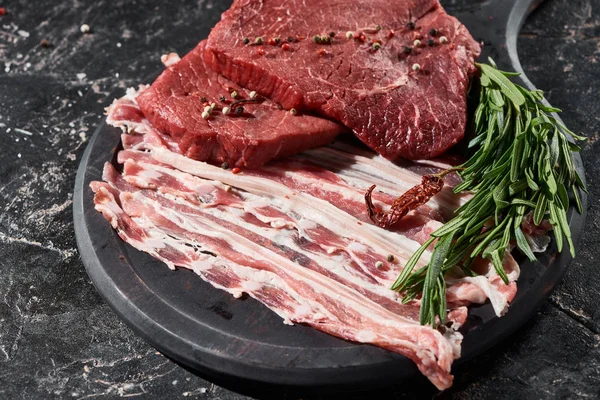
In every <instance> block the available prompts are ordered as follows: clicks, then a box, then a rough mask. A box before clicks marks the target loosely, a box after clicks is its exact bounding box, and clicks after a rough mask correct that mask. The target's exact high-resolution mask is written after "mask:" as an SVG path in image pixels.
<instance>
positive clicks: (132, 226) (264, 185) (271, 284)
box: [91, 90, 519, 389]
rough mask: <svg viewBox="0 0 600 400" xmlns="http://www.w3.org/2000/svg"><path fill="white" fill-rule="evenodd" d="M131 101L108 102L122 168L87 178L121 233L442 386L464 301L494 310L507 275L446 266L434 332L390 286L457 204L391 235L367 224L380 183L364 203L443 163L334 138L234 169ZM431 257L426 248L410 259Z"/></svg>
mask: <svg viewBox="0 0 600 400" xmlns="http://www.w3.org/2000/svg"><path fill="white" fill-rule="evenodd" d="M136 96H137V92H136V91H134V90H129V91H128V93H127V95H126V96H125V97H123V98H121V99H118V100H116V101H115V102H114V103H113V104H112V105H111V106H110V107H109V108H108V110H107V111H108V114H109V115H108V118H107V119H108V121H109V122H110V123H111V124H112V125H114V126H119V127H121V128H123V129H124V130H125V131H126V132H129V133H128V134H123V135H122V143H123V147H124V150H122V151H121V152H119V154H118V157H117V161H118V162H119V163H120V164H123V172H122V174H119V173H118V172H117V171H116V169H115V168H114V167H113V166H112V165H111V164H106V166H105V169H104V174H103V179H104V182H93V183H92V185H91V186H92V189H93V190H94V192H95V193H96V197H95V204H96V209H97V210H98V211H100V212H102V213H103V215H104V216H105V217H106V219H107V220H109V221H110V223H111V224H112V226H113V227H114V228H115V229H116V230H117V231H118V233H119V235H120V236H121V238H122V239H123V240H125V241H126V242H127V243H129V244H131V245H132V246H134V247H135V248H137V249H139V250H141V251H145V252H147V253H149V254H151V255H152V256H154V257H156V258H157V259H159V260H162V261H164V262H165V263H166V264H167V265H168V266H169V267H171V268H173V269H174V268H175V267H184V268H189V269H192V270H194V271H195V272H196V273H198V274H199V276H200V277H202V279H204V280H206V281H207V282H209V283H211V284H212V285H213V286H215V287H217V288H219V289H223V290H226V291H228V292H229V293H232V294H233V295H234V296H236V297H239V296H241V294H242V293H248V294H249V295H250V296H252V297H254V298H255V299H257V300H258V301H260V302H262V303H263V304H265V305H266V306H267V307H269V308H270V309H271V310H273V311H274V312H276V313H277V314H279V315H280V316H281V317H283V318H284V321H285V322H286V323H305V324H308V325H311V326H313V327H315V328H316V329H319V330H322V331H324V332H327V333H329V334H332V335H335V336H339V337H342V338H344V339H348V340H353V341H357V342H362V343H371V344H374V345H377V346H380V347H383V348H386V349H388V350H390V351H394V352H397V353H400V354H403V355H405V356H407V357H409V358H410V359H412V360H413V361H414V362H415V363H416V364H417V366H418V367H419V369H420V370H421V371H422V372H423V373H424V374H425V375H426V376H427V377H428V378H429V379H430V380H431V381H432V382H433V383H434V384H435V385H436V386H437V387H439V388H440V389H443V388H447V387H449V386H450V385H451V382H452V376H451V375H450V367H451V364H452V362H453V360H454V359H456V358H458V357H459V356H460V342H461V338H462V337H461V335H460V333H458V332H457V331H456V330H457V329H458V328H459V327H460V326H461V325H462V324H463V323H464V322H465V319H466V317H467V309H466V308H465V306H467V305H469V304H470V303H472V302H477V303H483V302H484V301H486V300H487V299H488V298H490V299H491V300H492V304H493V305H494V308H495V309H496V310H497V312H498V313H499V314H500V313H502V312H503V311H504V310H505V309H506V306H507V305H508V303H509V302H510V300H511V299H512V297H513V296H514V289H515V288H516V287H515V285H514V282H512V283H511V285H508V286H507V285H505V284H504V283H502V282H501V281H500V279H499V277H498V276H497V275H496V274H495V270H494V269H493V268H489V265H488V264H485V263H482V265H481V271H480V272H481V273H482V274H485V276H480V277H477V278H471V277H465V276H461V275H460V273H459V271H456V273H455V274H453V275H452V276H451V277H449V279H448V280H447V282H448V306H449V309H450V312H449V316H448V319H449V321H450V323H451V326H450V327H449V328H448V329H447V331H446V332H444V333H443V334H442V333H440V332H439V331H437V330H434V329H432V328H430V327H426V326H421V325H420V324H419V300H418V299H417V300H415V301H413V302H412V303H409V304H402V303H401V302H400V301H399V300H400V295H399V294H398V293H396V292H394V291H391V290H390V289H389V287H390V286H391V284H392V282H393V281H394V280H395V278H396V277H397V275H398V274H399V272H400V271H401V269H402V266H403V265H405V263H406V261H407V260H408V258H409V257H410V256H411V255H412V253H413V252H414V251H415V250H416V249H417V247H418V246H419V244H421V243H423V242H424V241H425V240H426V239H427V238H428V236H429V233H431V231H432V230H434V229H436V228H437V227H439V226H440V224H441V223H442V221H443V218H444V214H447V213H451V212H452V210H453V208H455V207H457V206H458V204H457V203H452V202H450V201H449V199H444V198H441V197H440V198H438V196H436V197H435V198H433V199H432V200H431V201H430V202H428V203H427V204H426V205H425V206H422V207H420V208H419V209H417V210H414V211H412V212H411V213H410V214H409V215H408V218H405V219H403V220H402V221H400V223H399V224H398V225H397V226H395V227H394V228H395V230H394V231H389V230H385V229H382V228H379V227H377V226H375V225H372V224H371V223H370V221H369V220H368V218H367V216H366V213H365V212H364V203H363V202H362V199H363V193H364V190H363V189H364V187H368V185H369V182H372V181H373V180H376V181H377V182H381V184H382V186H385V188H386V192H388V193H387V194H386V193H379V192H376V193H375V195H374V198H375V200H376V201H377V202H379V203H380V204H390V203H391V202H392V201H393V198H394V196H396V195H397V192H399V191H403V190H404V189H403V187H405V186H410V185H412V184H413V182H419V180H420V176H421V174H422V173H424V172H426V173H430V172H433V171H434V169H433V168H436V167H441V168H446V167H447V166H446V165H444V164H439V163H438V162H437V161H431V162H419V163H411V164H410V165H408V163H407V164H406V166H404V167H401V166H399V165H396V164H395V163H393V162H391V161H389V160H386V159H384V158H382V157H380V156H377V155H374V154H373V153H369V152H367V151H363V150H360V149H359V148H357V147H354V146H350V145H348V144H345V143H337V144H334V145H331V146H328V147H325V148H322V149H314V150H311V151H310V152H309V153H308V154H300V155H297V156H295V157H293V158H291V159H286V160H279V161H273V162H272V163H270V164H269V165H267V166H265V167H263V168H261V169H256V170H246V171H244V172H243V173H242V174H233V173H232V172H231V171H226V170H223V169H222V168H219V167H216V166H212V165H210V164H208V163H204V162H199V161H195V160H192V159H190V158H188V157H185V156H184V155H182V154H181V152H180V151H179V148H178V146H177V144H176V143H175V142H174V141H173V139H172V138H171V137H170V136H168V135H164V134H162V133H160V132H159V131H157V130H156V129H155V128H154V127H153V126H152V125H151V124H150V123H149V121H147V120H146V119H145V118H144V117H143V115H142V113H141V112H140V110H139V107H138V105H137V102H136ZM328 163H329V164H328ZM324 166H326V167H327V168H323V167H324ZM394 181H395V182H396V185H394V184H393V182H394ZM386 185H387V186H386ZM388 190H389V191H388ZM388 254H393V255H394V259H393V261H389V260H388V257H387V255H388ZM430 256H431V254H430V253H429V252H428V251H426V252H425V253H424V255H423V258H422V260H421V261H420V263H419V266H422V265H424V263H426V262H428V260H429V258H430ZM505 262H506V264H505V267H506V270H507V273H508V275H509V278H510V280H511V281H514V280H516V279H517V277H518V274H519V270H518V266H517V265H516V264H515V263H514V260H513V259H512V257H510V256H507V257H506V259H505ZM486 267H487V268H488V270H489V271H487V273H486V271H485V270H484V268H486Z"/></svg>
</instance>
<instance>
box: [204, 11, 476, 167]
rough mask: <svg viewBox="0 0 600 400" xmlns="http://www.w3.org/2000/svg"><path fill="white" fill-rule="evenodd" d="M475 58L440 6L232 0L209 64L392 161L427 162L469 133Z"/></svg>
mask: <svg viewBox="0 0 600 400" xmlns="http://www.w3.org/2000/svg"><path fill="white" fill-rule="evenodd" d="M330 33H331V35H333V37H332V36H331V35H330ZM315 35H317V36H318V39H316V41H317V42H319V43H315V41H314V40H313V38H314V37H315ZM346 35H348V37H347V36H346ZM349 36H352V37H349ZM288 38H289V39H288ZM245 39H248V40H247V41H248V44H245V41H246V40H245ZM261 40H262V41H263V43H262V44H256V43H257V41H258V42H259V43H260V42H261ZM479 52H480V47H479V45H478V44H477V43H476V42H475V41H474V40H473V38H472V37H471V35H470V34H469V32H468V31H467V29H466V28H465V27H464V26H463V25H462V24H461V23H460V22H459V21H458V20H456V19H455V18H453V17H451V16H449V15H448V14H447V13H446V12H445V11H444V9H443V8H442V7H441V5H440V4H439V2H438V0H399V1H389V0H371V1H354V0H343V1H335V2H323V1H321V0H302V1H299V0H234V2H233V6H232V7H231V8H230V9H229V10H228V11H226V12H225V13H224V14H223V15H222V19H221V22H219V23H218V24H217V25H216V26H215V28H213V30H212V32H211V34H210V36H209V39H208V44H207V52H206V60H207V62H208V64H209V65H210V66H211V67H212V68H213V69H214V70H215V71H217V72H219V73H221V74H222V75H224V76H226V77H227V78H229V79H231V80H233V81H235V82H236V83H238V84H240V85H241V86H244V87H247V88H249V89H252V90H256V91H258V92H259V93H261V94H263V95H265V96H267V97H269V98H271V99H273V100H274V101H276V102H280V103H281V104H282V105H283V106H284V107H285V108H288V109H290V108H295V109H297V110H303V111H316V112H318V113H320V114H322V115H324V116H327V117H329V118H331V119H334V120H336V121H340V122H342V123H343V124H344V125H346V126H347V127H349V128H351V129H352V130H353V131H354V133H355V134H356V135H357V136H358V137H359V138H360V139H361V140H362V141H363V142H364V143H366V144H367V145H368V146H370V147H371V148H372V149H374V150H376V151H377V152H378V153H379V154H381V155H383V156H385V157H386V158H389V159H396V158H398V157H403V158H408V159H422V158H431V157H435V156H437V155H440V154H441V153H443V152H444V151H446V150H447V149H448V148H449V147H451V146H453V145H454V144H455V143H457V142H458V141H459V140H460V139H461V138H462V137H463V135H464V132H465V125H466V120H467V107H466V94H467V89H468V86H469V76H470V75H472V74H473V73H475V71H476V69H475V66H474V63H473V60H474V58H475V57H477V56H478V55H479Z"/></svg>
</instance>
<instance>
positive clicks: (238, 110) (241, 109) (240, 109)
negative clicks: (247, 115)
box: [235, 106, 244, 115]
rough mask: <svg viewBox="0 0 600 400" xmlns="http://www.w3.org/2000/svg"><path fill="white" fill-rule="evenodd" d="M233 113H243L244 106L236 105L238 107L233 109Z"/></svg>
mask: <svg viewBox="0 0 600 400" xmlns="http://www.w3.org/2000/svg"><path fill="white" fill-rule="evenodd" d="M235 113H236V114H237V115H241V114H243V113H244V107H243V106H238V107H237V108H236V109H235Z"/></svg>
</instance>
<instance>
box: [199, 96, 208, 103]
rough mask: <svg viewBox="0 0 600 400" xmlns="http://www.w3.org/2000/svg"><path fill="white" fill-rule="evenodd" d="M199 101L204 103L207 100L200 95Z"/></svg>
mask: <svg viewBox="0 0 600 400" xmlns="http://www.w3.org/2000/svg"><path fill="white" fill-rule="evenodd" d="M200 101H201V102H203V103H206V102H207V101H208V100H207V99H206V97H204V96H202V97H200Z"/></svg>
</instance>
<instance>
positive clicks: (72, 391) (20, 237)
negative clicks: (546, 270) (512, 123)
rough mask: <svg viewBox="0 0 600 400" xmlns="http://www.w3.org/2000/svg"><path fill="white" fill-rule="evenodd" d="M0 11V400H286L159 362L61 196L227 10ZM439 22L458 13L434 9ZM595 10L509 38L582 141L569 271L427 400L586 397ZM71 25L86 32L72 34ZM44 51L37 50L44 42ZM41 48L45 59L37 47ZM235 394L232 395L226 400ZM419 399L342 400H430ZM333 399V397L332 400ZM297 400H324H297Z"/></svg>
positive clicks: (581, 2) (594, 255)
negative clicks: (86, 155)
mask: <svg viewBox="0 0 600 400" xmlns="http://www.w3.org/2000/svg"><path fill="white" fill-rule="evenodd" d="M170 3H171V4H170V5H167V2H166V1H163V2H161V1H157V0H138V1H135V0H131V1H123V0H117V1H107V0H100V1H94V2H92V1H83V0H70V1H67V0H65V1H58V0H55V1H47V0H36V1H26V0H9V1H6V0H4V1H0V7H6V10H7V14H6V15H5V16H0V136H1V143H2V144H1V145H0V147H1V151H0V398H2V399H14V398H23V399H31V398H39V399H47V398H76V399H83V398H90V397H109V398H114V397H125V396H131V397H135V396H139V397H140V398H144V399H164V398H201V399H246V398H248V397H247V396H248V395H250V396H252V397H260V398H264V397H271V398H288V399H297V398H299V396H300V395H299V394H298V393H292V392H290V391H288V392H283V393H275V394H273V393H271V394H269V393H265V392H264V390H263V389H264V388H260V387H255V388H248V387H243V388H242V387H240V386H237V385H236V384H235V382H234V383H229V384H228V385H227V387H228V388H227V389H225V388H223V387H221V386H219V385H217V384H214V383H211V382H210V381H208V380H205V379H203V378H202V377H199V376H196V375H194V374H192V373H190V372H188V371H186V370H185V369H183V368H181V367H179V366H178V365H176V364H175V363H173V362H171V361H169V360H168V359H166V358H165V357H164V356H162V355H161V354H159V353H157V352H156V351H155V350H154V349H153V348H151V347H150V346H149V345H148V344H146V343H145V342H144V341H143V340H142V339H141V338H139V337H138V336H136V335H135V334H134V333H133V332H132V331H131V330H130V329H129V328H127V327H126V326H125V325H124V324H123V323H122V322H121V321H120V320H119V318H117V316H116V315H115V314H113V312H112V311H111V310H110V309H109V308H108V306H107V305H106V304H105V303H104V302H103V300H102V299H101V298H100V296H99V295H98V293H97V292H96V290H95V289H94V287H93V285H92V283H91V282H90V280H89V278H88V276H87V275H86V273H85V270H84V268H83V266H82V263H81V260H80V257H79V255H78V252H77V250H76V245H75V237H74V234H73V222H72V190H73V184H74V181H75V173H76V169H77V165H78V163H79V160H80V158H81V156H82V154H83V151H84V149H85V147H86V144H87V140H88V139H89V137H90V135H91V134H92V133H93V131H94V129H95V128H96V126H97V125H98V123H99V122H100V121H101V119H102V118H103V115H102V109H103V107H105V106H106V105H108V104H109V102H110V101H111V100H112V99H113V98H114V97H115V96H120V95H121V94H123V93H124V90H125V88H126V87H128V86H133V85H136V84H138V83H140V82H144V81H146V80H148V79H150V77H151V76H153V75H155V74H156V73H157V72H158V71H160V70H162V66H161V64H160V61H159V57H160V55H161V54H163V53H165V52H168V51H177V52H179V53H180V54H184V53H185V52H186V51H187V50H189V49H191V48H192V47H193V46H194V45H195V44H196V42H197V41H198V40H199V39H201V38H203V37H205V36H206V35H207V34H208V31H209V29H210V27H211V26H212V25H213V24H214V23H215V22H216V19H217V18H218V17H217V16H218V15H219V12H220V11H221V10H222V9H223V8H224V7H225V4H224V3H225V2H219V1H210V0H206V1H205V0H197V1H190V0H176V1H171V2H170ZM442 3H443V4H444V5H446V6H447V7H448V8H449V9H450V10H452V9H457V8H459V7H461V5H464V4H471V5H472V4H473V2H472V1H469V0H465V1H458V0H447V1H442ZM599 9H600V0H547V2H546V3H545V4H543V5H542V6H541V7H540V8H539V9H538V10H537V11H536V12H535V13H534V14H533V15H532V16H531V18H530V19H529V20H528V21H527V23H526V25H525V27H524V28H523V31H522V33H521V36H520V38H519V49H520V51H519V53H520V55H521V61H522V63H523V66H524V68H525V70H526V71H527V74H528V76H529V78H530V79H531V80H532V81H533V82H534V84H536V86H538V87H539V88H544V89H546V93H547V97H548V99H549V101H550V102H551V103H552V104H553V105H555V106H557V107H560V108H562V109H563V110H565V111H564V113H563V115H562V117H563V119H564V121H565V122H566V123H567V124H568V125H569V126H570V127H571V129H573V130H575V131H581V132H583V134H585V135H587V136H588V137H589V143H588V144H586V145H585V146H584V150H583V159H584V163H585V167H586V176H587V180H588V183H589V189H590V197H589V204H590V206H589V214H588V219H587V224H586V227H585V230H584V234H583V237H582V239H581V241H580V242H579V246H578V257H577V259H576V260H575V261H574V262H573V263H572V265H571V267H570V269H569V272H568V273H567V275H566V277H565V279H564V280H563V282H562V283H561V284H560V285H559V286H558V288H557V290H556V291H555V292H554V293H553V295H552V296H551V297H550V299H549V300H548V301H547V302H546V303H545V304H544V306H543V307H542V308H541V309H540V310H539V312H538V313H536V314H535V315H534V316H533V317H532V318H531V320H530V321H529V322H528V323H527V324H526V325H525V326H524V327H523V328H521V329H520V330H519V331H518V332H517V333H516V334H514V335H513V336H511V337H510V338H509V339H507V340H506V341H505V342H503V343H501V344H499V345H498V346H496V347H495V348H494V349H492V350H490V351H488V352H487V353H486V354H484V355H482V356H480V357H478V358H476V359H475V360H472V361H470V362H468V363H466V364H465V365H464V366H462V367H460V368H458V369H457V370H456V371H455V372H456V380H455V384H454V387H453V388H452V389H451V390H448V391H447V392H444V393H443V394H441V395H438V396H437V397H439V398H459V399H478V398H507V399H508V398H510V399H517V398H524V399H535V398H540V399H541V398H552V397H556V398H575V397H586V398H587V397H589V398H598V397H600V349H599V345H600V307H599V300H598V299H599V298H600V268H599V266H598V260H599V259H600V243H599V241H600V208H599V206H598V203H597V198H598V195H599V193H600V182H596V178H597V177H598V176H600V161H599V159H598V156H597V154H598V152H599V151H600V148H599V147H598V144H597V140H598V138H599V137H600V136H599V135H600V131H599V129H600V119H599V117H598V115H599V112H600V105H599V103H598V94H599V93H600V63H599V62H600V14H599V13H598V10H599ZM83 23H87V24H89V26H90V27H91V32H90V33H88V34H84V33H82V32H81V31H80V26H81V25H82V24H83ZM43 41H44V42H43ZM44 44H47V45H46V46H44ZM240 392H243V393H244V394H239V393H240ZM434 395H436V392H435V391H434V390H433V389H432V387H430V386H421V387H411V388H407V387H397V388H392V389H388V390H384V391H378V392H376V393H367V394H366V395H363V396H359V395H358V394H356V393H353V394H347V395H345V396H344V397H345V398H347V399H354V398H360V397H365V398H394V399H397V398H413V397H419V398H422V397H429V398H430V397H432V396H434ZM336 397H337V396H336ZM302 398H335V397H334V396H331V395H304V394H303V395H302Z"/></svg>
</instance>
